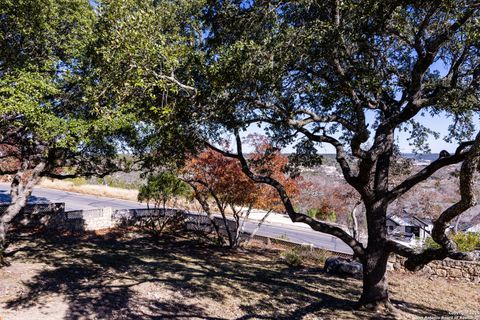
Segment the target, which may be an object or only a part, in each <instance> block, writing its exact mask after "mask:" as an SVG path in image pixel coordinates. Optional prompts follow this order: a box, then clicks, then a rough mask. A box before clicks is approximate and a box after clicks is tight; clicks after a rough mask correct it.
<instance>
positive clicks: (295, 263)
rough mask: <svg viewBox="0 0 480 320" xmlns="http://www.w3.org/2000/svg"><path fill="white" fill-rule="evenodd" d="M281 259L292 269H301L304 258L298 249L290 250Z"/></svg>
mask: <svg viewBox="0 0 480 320" xmlns="http://www.w3.org/2000/svg"><path fill="white" fill-rule="evenodd" d="M280 258H281V259H282V260H283V261H285V263H286V264H287V265H288V266H289V267H290V268H299V267H301V266H302V265H303V258H302V256H301V255H300V254H299V252H298V250H296V249H289V250H287V251H285V252H282V254H281V255H280Z"/></svg>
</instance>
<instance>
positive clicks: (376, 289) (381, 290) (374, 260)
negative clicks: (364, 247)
mask: <svg viewBox="0 0 480 320" xmlns="http://www.w3.org/2000/svg"><path fill="white" fill-rule="evenodd" d="M362 260H363V261H362V264H363V291H362V295H361V297H360V300H359V306H360V307H365V308H367V309H377V308H378V307H382V306H385V307H388V306H389V304H390V301H389V296H388V283H387V275H386V271H387V261H388V252H386V250H384V249H382V248H376V249H375V250H373V251H370V250H368V251H367V254H366V256H365V257H363V259H362Z"/></svg>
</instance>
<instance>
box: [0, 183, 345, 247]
mask: <svg viewBox="0 0 480 320" xmlns="http://www.w3.org/2000/svg"><path fill="white" fill-rule="evenodd" d="M8 192H9V186H8V185H6V184H0V202H8V201H9V196H8ZM29 202H32V203H33V202H37V203H39V202H43V203H46V202H64V203H65V210H67V211H71V210H82V209H83V210H85V209H95V208H102V207H112V208H114V209H135V208H145V207H146V205H144V204H141V203H138V202H135V201H128V200H119V199H112V198H106V197H98V196H91V195H85V194H79V193H74V192H68V191H61V190H54V189H45V188H39V187H36V188H35V189H34V191H33V193H32V197H31V198H30V200H29ZM256 226H257V222H255V221H248V222H246V223H245V231H247V232H249V231H253V230H254V229H255V227H256ZM257 234H258V235H262V236H267V237H273V238H285V239H287V240H289V241H293V242H296V243H306V244H313V245H314V246H315V247H318V248H323V249H327V250H332V251H337V252H345V253H352V250H351V249H350V247H348V246H347V245H346V244H345V243H344V242H343V241H341V240H340V239H338V238H336V237H333V236H331V235H328V234H325V233H320V232H316V231H313V230H311V229H308V228H304V227H298V226H295V225H294V224H293V223H291V224H280V223H272V222H268V223H267V222H265V223H264V224H263V225H262V226H261V227H260V229H259V231H258V233H257Z"/></svg>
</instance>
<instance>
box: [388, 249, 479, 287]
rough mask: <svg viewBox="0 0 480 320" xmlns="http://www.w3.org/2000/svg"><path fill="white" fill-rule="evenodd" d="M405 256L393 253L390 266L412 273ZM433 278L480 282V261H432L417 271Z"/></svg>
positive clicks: (398, 270) (396, 269)
mask: <svg viewBox="0 0 480 320" xmlns="http://www.w3.org/2000/svg"><path fill="white" fill-rule="evenodd" d="M404 262H405V258H404V257H401V256H397V255H392V257H391V258H390V261H389V268H390V269H391V270H394V271H396V272H402V273H410V271H408V270H406V269H405V267H404V266H403V264H404ZM416 273H417V274H423V275H425V276H428V277H431V278H447V279H451V280H459V281H466V282H473V283H480V261H463V260H452V259H445V260H441V261H432V262H430V263H429V264H428V265H426V266H425V267H424V268H423V269H422V270H420V271H418V272H416Z"/></svg>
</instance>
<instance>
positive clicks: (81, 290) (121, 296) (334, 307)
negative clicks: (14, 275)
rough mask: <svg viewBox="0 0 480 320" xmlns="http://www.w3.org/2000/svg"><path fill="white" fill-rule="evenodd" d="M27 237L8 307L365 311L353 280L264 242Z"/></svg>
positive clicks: (175, 313) (194, 312) (293, 313)
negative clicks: (60, 303) (16, 291)
mask: <svg viewBox="0 0 480 320" xmlns="http://www.w3.org/2000/svg"><path fill="white" fill-rule="evenodd" d="M29 239H33V238H32V236H31V235H26V236H21V235H17V238H16V239H13V240H14V243H17V244H18V245H16V248H15V249H14V250H13V251H11V252H10V253H9V255H10V256H11V259H12V260H13V261H15V262H28V263H43V264H45V265H46V267H45V268H44V269H43V270H42V271H40V272H39V273H38V274H36V275H35V276H34V277H33V278H32V279H30V280H29V281H28V282H26V283H25V286H26V288H27V291H26V293H25V294H23V295H22V296H19V297H18V298H15V299H13V300H10V301H8V303H7V308H9V309H19V308H30V307H42V306H44V305H45V304H48V299H46V298H47V297H49V296H52V295H61V296H63V297H64V298H65V300H66V301H67V303H68V311H67V314H66V316H65V319H81V318H85V316H87V315H88V316H89V317H93V318H100V319H168V318H174V319H182V318H183V319H190V318H199V319H223V318H237V319H301V318H302V317H303V316H305V315H307V314H317V315H319V316H321V317H322V318H325V319H330V318H331V319H334V318H338V316H339V315H340V316H341V315H342V314H343V313H342V312H344V313H345V315H350V316H354V317H355V318H359V317H360V318H361V317H363V318H369V317H370V316H371V314H368V313H361V312H356V311H353V310H354V308H355V301H356V300H357V299H358V296H359V295H360V282H359V281H358V280H351V279H348V280H345V279H341V278H337V277H332V276H327V275H325V274H323V273H321V272H317V271H318V270H313V271H315V272H293V271H292V270H290V269H288V268H286V267H285V266H284V265H282V264H280V263H279V262H278V259H277V257H278V253H277V252H274V251H271V250H262V249H260V248H257V249H249V250H247V251H245V252H237V253H236V254H235V255H232V254H231V253H230V252H229V251H228V250H226V249H223V248H220V247H216V246H213V245H209V244H206V243H202V242H199V241H198V240H196V239H191V238H176V239H172V238H168V237H166V238H164V239H160V240H158V241H152V239H151V238H149V237H142V236H137V237H132V238H125V237H121V236H117V235H115V234H109V235H107V236H104V237H98V236H84V237H81V238H79V237H66V236H46V235H45V234H37V235H35V236H34V239H35V242H34V243H33V242H31V240H29ZM142 288H143V289H142ZM165 292H168V294H167V295H165ZM231 299H234V301H235V302H236V303H238V308H239V312H238V314H235V315H228V316H226V317H225V313H224V312H222V310H216V311H215V310H211V309H210V306H209V305H208V304H207V305H205V303H203V302H205V301H214V302H215V303H217V304H218V305H217V307H218V306H220V308H221V306H222V304H223V303H228V301H229V300H231ZM199 302H201V303H199ZM406 308H408V306H407V307H406ZM415 310H416V311H415V312H414V314H415V315H419V316H421V315H443V314H445V311H442V310H435V309H429V308H425V307H423V306H418V305H417V306H415ZM332 314H334V316H330V315H332ZM387 318H388V317H387Z"/></svg>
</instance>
